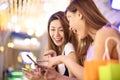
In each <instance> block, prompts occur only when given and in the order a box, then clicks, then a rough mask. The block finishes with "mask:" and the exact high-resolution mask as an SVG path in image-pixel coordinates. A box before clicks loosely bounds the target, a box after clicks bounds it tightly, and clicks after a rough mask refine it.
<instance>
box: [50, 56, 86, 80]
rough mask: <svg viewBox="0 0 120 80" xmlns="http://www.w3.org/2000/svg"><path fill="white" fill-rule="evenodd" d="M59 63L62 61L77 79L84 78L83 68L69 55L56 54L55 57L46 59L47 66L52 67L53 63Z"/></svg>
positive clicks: (81, 79) (82, 79)
mask: <svg viewBox="0 0 120 80" xmlns="http://www.w3.org/2000/svg"><path fill="white" fill-rule="evenodd" d="M60 63H64V64H65V65H66V66H67V68H69V70H70V71H71V72H72V73H73V75H74V76H75V77H76V78H77V79H79V80H84V70H83V69H84V68H83V67H82V66H80V65H79V64H78V63H76V62H75V61H73V60H72V59H70V58H69V57H67V56H57V57H52V58H50V59H49V60H48V66H49V67H53V66H54V65H57V64H60Z"/></svg>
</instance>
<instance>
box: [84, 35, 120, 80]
mask: <svg viewBox="0 0 120 80" xmlns="http://www.w3.org/2000/svg"><path fill="white" fill-rule="evenodd" d="M110 39H113V40H115V41H117V42H119V40H116V38H113V37H109V38H108V39H106V42H105V53H104V55H103V60H91V61H85V62H84V78H85V80H99V67H100V66H104V65H107V64H108V63H118V60H110V56H109V53H108V48H107V43H108V41H109V40H110ZM117 45H118V44H117ZM117 50H119V49H118V48H117ZM118 52H119V51H118ZM119 56H120V55H119ZM105 57H106V58H107V60H105Z"/></svg>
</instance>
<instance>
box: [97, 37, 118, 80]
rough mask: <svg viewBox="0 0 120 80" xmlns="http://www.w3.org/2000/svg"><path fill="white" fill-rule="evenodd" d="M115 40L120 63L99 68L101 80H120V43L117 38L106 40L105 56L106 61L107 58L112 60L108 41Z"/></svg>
mask: <svg viewBox="0 0 120 80" xmlns="http://www.w3.org/2000/svg"><path fill="white" fill-rule="evenodd" d="M110 39H113V40H114V41H116V42H117V52H118V58H119V63H108V64H107V65H104V66H100V67H99V80H120V41H119V40H117V39H115V38H113V37H112V38H111V37H110V38H108V39H107V40H106V44H105V46H106V51H107V52H106V53H105V54H104V57H103V58H104V60H105V56H106V57H107V58H108V59H110V56H109V54H108V53H109V52H108V48H107V43H108V40H110Z"/></svg>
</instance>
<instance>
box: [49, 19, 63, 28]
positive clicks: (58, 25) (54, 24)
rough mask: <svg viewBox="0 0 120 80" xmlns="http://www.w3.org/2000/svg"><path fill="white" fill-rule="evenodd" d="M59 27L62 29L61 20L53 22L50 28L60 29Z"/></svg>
mask: <svg viewBox="0 0 120 80" xmlns="http://www.w3.org/2000/svg"><path fill="white" fill-rule="evenodd" d="M58 27H62V24H61V22H60V20H53V21H51V23H50V28H58Z"/></svg>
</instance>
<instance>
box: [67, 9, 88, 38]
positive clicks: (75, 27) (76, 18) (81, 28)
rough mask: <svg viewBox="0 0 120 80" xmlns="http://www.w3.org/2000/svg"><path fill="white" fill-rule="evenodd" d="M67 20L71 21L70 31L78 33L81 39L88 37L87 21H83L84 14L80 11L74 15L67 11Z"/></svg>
mask: <svg viewBox="0 0 120 80" xmlns="http://www.w3.org/2000/svg"><path fill="white" fill-rule="evenodd" d="M66 16H67V19H68V21H69V25H70V30H72V31H73V32H74V33H76V34H77V35H78V36H79V38H80V39H83V38H84V37H85V36H86V28H85V21H84V20H83V19H82V14H80V12H79V11H77V12H76V13H72V12H70V11H67V13H66Z"/></svg>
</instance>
